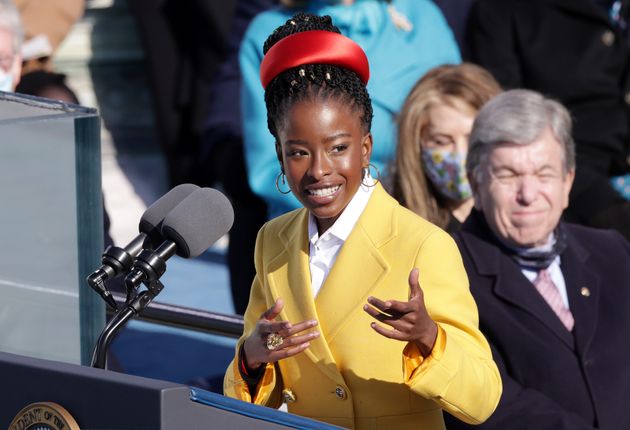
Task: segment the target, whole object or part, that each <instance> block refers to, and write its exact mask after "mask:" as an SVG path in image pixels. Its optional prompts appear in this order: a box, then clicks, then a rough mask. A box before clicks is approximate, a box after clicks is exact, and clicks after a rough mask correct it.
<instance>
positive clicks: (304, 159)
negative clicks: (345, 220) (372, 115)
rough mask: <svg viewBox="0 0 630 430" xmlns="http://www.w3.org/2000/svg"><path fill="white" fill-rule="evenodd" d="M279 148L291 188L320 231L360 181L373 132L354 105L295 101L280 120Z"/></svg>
mask: <svg viewBox="0 0 630 430" xmlns="http://www.w3.org/2000/svg"><path fill="white" fill-rule="evenodd" d="M276 150H277V151H278V159H279V160H280V161H281V163H282V166H283V170H284V172H285V174H286V177H287V181H288V183H289V186H290V187H291V191H292V192H293V194H294V195H295V196H296V197H297V198H298V200H299V201H300V202H301V203H302V205H303V206H304V207H305V208H306V209H308V211H309V212H310V213H312V214H313V216H315V218H316V219H317V224H318V227H319V232H320V234H321V233H323V232H324V231H326V230H327V229H328V228H330V226H332V225H333V224H334V222H335V221H336V220H337V218H339V215H341V213H342V212H343V210H344V209H345V207H346V206H347V205H348V203H349V202H350V200H351V199H352V197H353V196H354V194H355V193H356V191H357V190H358V188H359V186H360V185H361V181H362V179H363V168H366V167H368V165H369V162H370V155H371V153H372V136H371V135H370V134H369V133H365V130H364V129H363V127H362V124H361V118H360V114H359V113H358V112H357V111H356V110H353V109H352V108H351V107H350V106H348V105H346V104H344V103H341V102H338V101H336V100H327V101H321V100H310V99H308V100H304V101H300V102H297V103H296V104H294V105H293V106H292V107H291V108H290V109H289V110H288V112H287V115H286V117H285V119H284V121H283V123H281V124H278V142H277V144H276Z"/></svg>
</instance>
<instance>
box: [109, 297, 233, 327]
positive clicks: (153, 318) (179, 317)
mask: <svg viewBox="0 0 630 430" xmlns="http://www.w3.org/2000/svg"><path fill="white" fill-rule="evenodd" d="M112 295H113V296H114V299H115V300H116V302H117V303H118V305H119V307H122V306H123V305H124V304H125V296H124V295H122V294H118V293H112ZM113 313H114V311H112V310H110V309H108V311H107V314H108V316H111V315H113ZM135 319H136V320H139V321H146V322H151V323H155V324H162V325H167V326H171V327H177V328H184V329H188V330H195V331H200V332H203V333H212V334H219V335H222V336H228V337H233V338H238V337H240V336H241V334H242V333H243V317H242V316H240V315H227V314H221V313H218V312H210V311H205V310H201V309H195V308H188V307H185V306H178V305H173V304H169V303H161V302H152V303H151V304H150V305H149V306H148V307H147V308H146V309H145V310H144V311H143V312H142V313H141V314H140V315H137V316H136V317H135Z"/></svg>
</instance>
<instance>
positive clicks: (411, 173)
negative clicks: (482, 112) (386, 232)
mask: <svg viewBox="0 0 630 430" xmlns="http://www.w3.org/2000/svg"><path fill="white" fill-rule="evenodd" d="M500 91H501V88H500V87H499V84H498V83H497V82H496V81H495V80H494V78H493V77H492V75H490V73H488V72H487V71H486V70H484V69H482V68H481V67H479V66H476V65H474V64H470V63H463V64H460V65H445V66H440V67H436V68H434V69H432V70H430V71H429V72H428V73H427V74H426V75H424V76H423V77H422V79H420V80H419V81H418V83H417V84H416V85H415V86H414V88H413V89H412V90H411V93H410V94H409V96H408V97H407V99H406V100H405V103H404V105H403V108H402V110H401V113H400V118H399V120H398V127H399V128H398V147H397V149H396V159H395V164H394V166H393V167H394V169H393V174H392V185H391V188H392V192H393V195H394V197H396V199H397V200H398V201H399V202H400V203H401V204H402V205H403V206H405V207H407V208H409V209H411V210H412V211H414V212H415V213H417V214H418V215H420V216H422V217H423V218H425V219H427V220H429V221H430V222H432V223H434V224H436V225H438V226H439V227H441V228H443V229H446V230H447V231H449V232H450V233H453V232H454V231H457V230H459V227H460V225H461V223H462V222H464V220H465V219H466V217H468V214H469V213H470V210H471V209H472V207H473V204H474V202H473V199H472V191H471V189H470V184H469V183H468V179H467V178H466V169H465V162H466V153H467V152H468V137H469V135H470V131H471V129H472V124H473V121H474V119H475V115H476V114H477V112H478V111H479V109H481V107H482V106H483V105H484V104H485V103H486V102H487V101H488V100H490V99H491V98H492V97H493V96H495V95H496V94H498V93H499V92H500Z"/></svg>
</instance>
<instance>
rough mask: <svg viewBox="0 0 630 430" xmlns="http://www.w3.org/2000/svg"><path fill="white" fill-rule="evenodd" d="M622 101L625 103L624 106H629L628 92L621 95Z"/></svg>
mask: <svg viewBox="0 0 630 430" xmlns="http://www.w3.org/2000/svg"><path fill="white" fill-rule="evenodd" d="M623 100H624V101H625V102H626V104H628V105H630V91H628V92H627V93H625V94H624V95H623Z"/></svg>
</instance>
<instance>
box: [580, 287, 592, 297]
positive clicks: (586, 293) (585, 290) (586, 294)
mask: <svg viewBox="0 0 630 430" xmlns="http://www.w3.org/2000/svg"><path fill="white" fill-rule="evenodd" d="M580 294H582V296H584V297H589V296H590V295H591V290H589V289H588V288H586V287H582V289H581V290H580Z"/></svg>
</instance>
